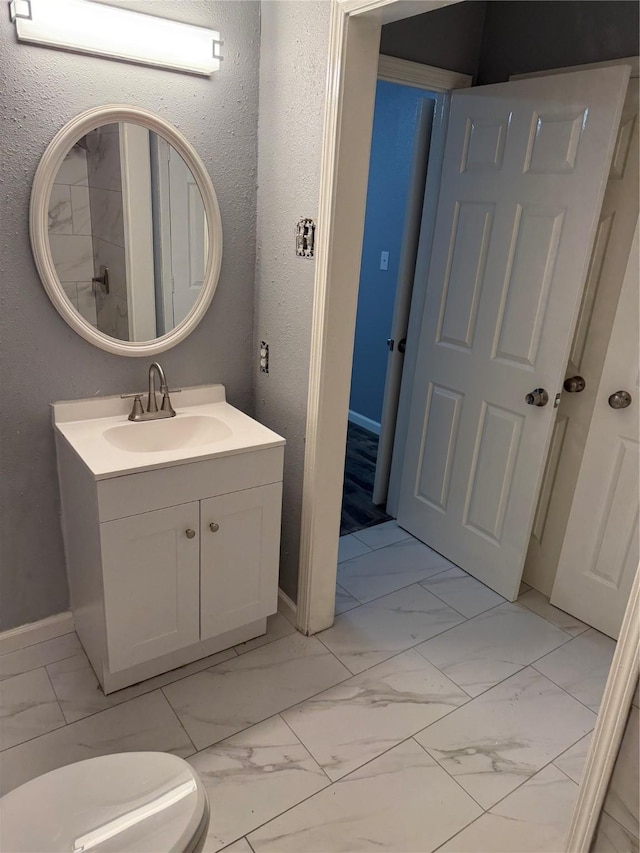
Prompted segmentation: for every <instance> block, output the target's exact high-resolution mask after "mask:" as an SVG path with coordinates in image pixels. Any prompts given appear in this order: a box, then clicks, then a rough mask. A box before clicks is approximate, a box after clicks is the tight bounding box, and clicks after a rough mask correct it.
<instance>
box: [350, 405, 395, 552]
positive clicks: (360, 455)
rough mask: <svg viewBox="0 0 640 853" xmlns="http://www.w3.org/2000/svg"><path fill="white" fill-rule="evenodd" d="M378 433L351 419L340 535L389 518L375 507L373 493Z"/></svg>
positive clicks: (380, 509)
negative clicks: (372, 498) (352, 421)
mask: <svg viewBox="0 0 640 853" xmlns="http://www.w3.org/2000/svg"><path fill="white" fill-rule="evenodd" d="M377 455H378V436H377V435H375V434H374V433H372V432H369V430H366V429H363V428H362V427H360V426H356V424H353V423H351V422H349V426H348V429H347V454H346V459H345V466H344V489H343V492H342V515H341V518H340V535H341V536H344V534H345V533H354V532H355V531H356V530H362V529H364V528H365V527H371V526H372V525H374V524H380V522H382V521H388V520H389V518H390V517H391V516H389V515H387V514H386V512H385V511H384V507H382V506H376V505H375V504H374V503H373V502H372V500H371V496H372V494H373V481H374V478H375V473H376V457H377Z"/></svg>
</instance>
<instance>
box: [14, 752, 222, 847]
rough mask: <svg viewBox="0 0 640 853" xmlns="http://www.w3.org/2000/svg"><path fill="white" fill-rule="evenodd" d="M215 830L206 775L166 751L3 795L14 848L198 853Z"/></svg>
mask: <svg viewBox="0 0 640 853" xmlns="http://www.w3.org/2000/svg"><path fill="white" fill-rule="evenodd" d="M208 827H209V802H208V800H207V794H206V791H205V789H204V787H203V785H202V782H201V781H200V779H199V778H198V774H197V773H196V772H195V770H194V769H193V768H192V767H191V766H190V765H189V764H187V762H186V761H184V760H183V759H182V758H178V757H177V756H175V755H169V754H168V753H165V752H128V753H118V754H116V755H103V756H100V757H99V758H89V759H88V760H87V761H79V762H77V763H76V764H69V765H67V766H66V767H60V768H59V769H58V770H52V771H51V772H50V773H45V774H44V775H43V776H38V778H37V779H32V780H31V781H30V782H26V783H25V784H24V785H21V786H20V787H19V788H16V789H15V790H13V791H11V792H10V793H8V794H6V795H5V796H4V797H3V798H2V799H1V800H0V850H2V851H6V853H44V851H46V853H62V851H65V853H85V851H87V853H88V851H98V853H125V852H126V853H198V851H200V850H202V848H203V846H204V842H205V840H206V837H207V829H208Z"/></svg>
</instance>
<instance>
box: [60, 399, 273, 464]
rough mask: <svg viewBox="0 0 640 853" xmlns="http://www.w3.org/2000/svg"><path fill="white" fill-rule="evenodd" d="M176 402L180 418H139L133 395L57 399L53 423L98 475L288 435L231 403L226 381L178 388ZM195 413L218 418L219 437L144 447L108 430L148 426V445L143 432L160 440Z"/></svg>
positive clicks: (223, 452)
mask: <svg viewBox="0 0 640 853" xmlns="http://www.w3.org/2000/svg"><path fill="white" fill-rule="evenodd" d="M144 401H146V394H145V395H144V397H143V402H144ZM159 401H160V396H159V395H158V402H159ZM171 402H172V405H173V407H174V409H175V410H176V417H175V418H167V419H166V420H154V421H142V422H139V423H138V422H133V421H130V420H129V419H128V415H129V412H130V411H131V406H132V403H133V400H131V399H126V400H123V399H121V398H120V397H96V398H90V399H87V400H71V401H66V402H59V403H52V404H51V408H52V419H53V426H54V429H55V430H56V432H57V433H58V435H59V436H62V437H63V438H64V439H65V440H66V441H67V442H68V444H69V445H70V446H71V448H72V449H73V450H74V451H75V452H76V453H77V454H78V456H79V457H80V458H81V459H82V461H83V462H84V464H85V465H86V466H87V468H88V469H89V470H90V471H91V473H92V474H93V476H94V478H95V479H96V480H104V479H108V478H110V477H120V476H122V475H125V474H133V473H135V472H137V471H149V470H152V469H154V468H167V467H171V466H174V465H182V464H184V463H189V462H197V461H199V460H202V459H215V458H216V457H220V456H232V455H234V454H237V453H245V452H247V451H252V450H264V449H266V448H269V447H281V446H283V445H284V444H285V439H284V438H282V436H280V435H278V434H277V433H275V432H273V431H272V430H270V429H268V428H267V427H265V426H263V425H262V424H260V423H258V422H257V421H255V420H253V418H250V417H249V416H248V415H245V414H244V413H243V412H241V411H239V409H236V408H234V407H233V406H231V405H229V404H228V403H227V402H226V400H225V391H224V386H222V385H202V386H198V387H195V388H185V389H183V390H182V391H180V392H173V393H172V394H171ZM194 416H195V417H196V418H198V419H199V422H200V423H206V421H204V420H202V419H205V418H212V419H215V425H216V427H217V430H218V431H217V435H216V437H215V438H214V440H212V441H210V442H208V443H197V444H195V445H190V446H181V447H178V448H175V449H161V450H151V451H149V450H144V451H139V450H125V449H122V448H120V447H116V446H114V444H112V443H111V442H110V441H109V440H108V439H107V438H105V433H107V431H108V430H113V428H114V427H120V429H119V431H118V432H119V434H120V435H126V433H125V430H126V432H127V433H128V431H129V430H136V431H142V430H145V431H146V432H145V433H144V434H143V433H142V432H139V433H138V432H136V434H135V436H134V438H135V439H136V443H137V444H140V443H141V444H143V445H144V444H145V439H144V437H142V436H143V435H144V436H146V435H149V436H150V439H156V440H157V439H158V436H161V435H162V433H161V430H165V431H166V429H167V427H166V426H165V425H167V424H169V423H173V424H174V426H178V427H181V426H182V424H180V425H178V424H177V421H178V420H179V419H183V420H184V419H189V418H191V419H193V418H194ZM192 422H195V421H193V420H192ZM212 423H213V422H212ZM169 429H173V427H169ZM111 435H113V432H112V433H111ZM141 437H142V438H141Z"/></svg>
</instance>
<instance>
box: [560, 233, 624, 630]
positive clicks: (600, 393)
mask: <svg viewBox="0 0 640 853" xmlns="http://www.w3.org/2000/svg"><path fill="white" fill-rule="evenodd" d="M638 250H639V245H638V229H637V227H636V233H635V238H634V241H633V245H632V247H631V254H630V256H629V263H628V266H627V271H626V274H625V277H624V282H623V285H622V292H621V294H620V301H619V303H618V307H617V311H616V315H615V321H614V324H613V328H612V332H611V338H610V343H609V347H608V350H607V355H606V359H605V363H604V368H603V370H602V377H601V379H600V382H599V383H598V389H597V398H596V405H595V409H594V413H593V418H592V420H591V424H590V426H589V433H588V436H587V441H586V445H585V450H584V456H583V459H582V464H581V466H580V472H579V475H578V479H577V483H576V489H575V494H574V498H573V502H572V504H571V512H570V514H569V520H568V523H567V529H566V535H565V537H564V543H563V546H562V550H561V552H560V559H559V562H558V572H557V575H556V579H555V583H554V586H553V591H552V594H551V602H552V603H553V604H555V605H556V606H557V607H561V608H562V609H563V610H566V611H568V612H569V613H572V614H573V615H574V616H577V617H578V618H579V619H582V620H583V621H585V622H587V623H588V624H589V625H592V626H593V627H595V628H598V630H600V631H603V632H604V633H605V634H609V636H611V637H614V638H617V636H618V631H619V629H620V624H621V623H622V617H623V615H624V611H625V608H626V605H627V599H628V597H629V591H630V589H631V584H632V582H633V578H634V575H635V573H636V570H637V567H638V558H639V556H640V542H639V540H638V512H639V508H640V498H639V492H638V489H639V486H640V483H639V477H638V471H639V464H640V453H639V450H640V443H639V441H638V435H639V429H640V413H639V412H640V387H639V383H638V339H639V334H640V329H639V320H638V313H639V311H640V299H639V272H638ZM617 390H626V391H628V392H629V393H630V394H631V404H630V405H629V406H628V407H627V408H624V409H614V408H612V407H611V406H610V405H609V396H610V395H611V394H612V393H614V392H615V391H617Z"/></svg>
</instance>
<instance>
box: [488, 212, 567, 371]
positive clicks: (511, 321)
mask: <svg viewBox="0 0 640 853" xmlns="http://www.w3.org/2000/svg"><path fill="white" fill-rule="evenodd" d="M563 218H564V210H549V209H544V208H539V207H529V208H527V207H524V208H523V207H521V206H520V205H518V206H517V208H516V214H515V217H514V223H513V233H512V239H511V245H510V246H509V250H508V251H509V256H510V261H509V264H508V266H509V269H508V273H507V278H506V279H505V286H504V291H503V293H502V300H501V306H500V311H499V314H498V323H497V328H496V337H495V340H496V344H495V345H494V348H493V352H492V358H498V359H502V360H504V361H506V362H518V363H519V364H521V365H525V366H529V367H531V368H535V365H536V357H537V355H538V348H539V346H540V334H541V332H542V324H543V322H544V318H545V315H546V310H547V301H548V298H549V287H550V285H551V278H552V275H553V270H554V267H555V261H556V255H557V252H558V242H559V239H560V231H561V229H562V220H563ZM511 258H513V260H511Z"/></svg>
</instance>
